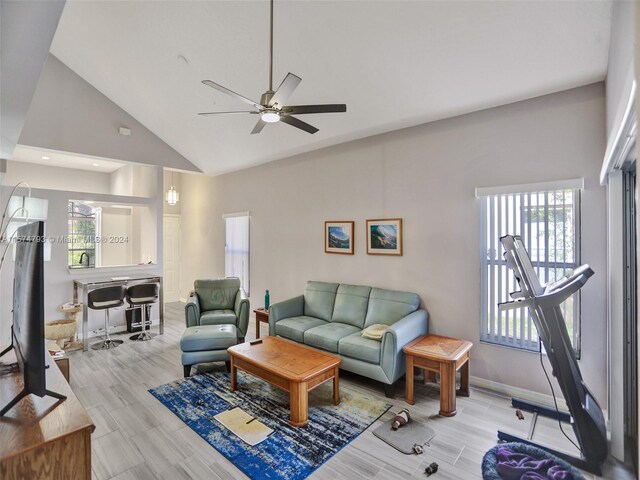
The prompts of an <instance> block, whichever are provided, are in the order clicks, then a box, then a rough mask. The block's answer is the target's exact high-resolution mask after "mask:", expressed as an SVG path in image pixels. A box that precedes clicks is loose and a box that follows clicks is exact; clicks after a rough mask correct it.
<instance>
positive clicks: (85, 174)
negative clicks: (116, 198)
mask: <svg viewBox="0 0 640 480" xmlns="http://www.w3.org/2000/svg"><path fill="white" fill-rule="evenodd" d="M21 181H26V182H27V183H28V184H29V185H30V186H31V187H32V188H47V189H51V190H69V191H72V192H74V191H79V190H80V191H83V192H94V193H110V191H111V180H110V174H109V173H104V172H93V171H90V170H79V169H75V168H60V167H51V166H48V165H36V164H34V163H27V162H18V161H7V175H6V177H5V179H4V180H3V181H2V184H3V185H16V184H17V183H18V182H21Z"/></svg>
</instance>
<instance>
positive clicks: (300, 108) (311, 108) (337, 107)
mask: <svg viewBox="0 0 640 480" xmlns="http://www.w3.org/2000/svg"><path fill="white" fill-rule="evenodd" d="M346 111H347V106H346V105H345V104H344V103H331V104H327V105H291V106H286V107H282V112H284V113H286V114H288V115H304V114H305V113H342V112H346Z"/></svg>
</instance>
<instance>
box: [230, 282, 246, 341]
mask: <svg viewBox="0 0 640 480" xmlns="http://www.w3.org/2000/svg"><path fill="white" fill-rule="evenodd" d="M233 311H234V312H235V314H236V318H237V319H238V324H237V325H236V326H237V327H238V330H240V333H241V335H238V337H241V338H244V337H246V336H247V329H248V328H249V298H248V297H247V294H246V293H245V291H244V290H243V289H242V288H241V289H240V290H238V293H236V302H235V304H234V306H233Z"/></svg>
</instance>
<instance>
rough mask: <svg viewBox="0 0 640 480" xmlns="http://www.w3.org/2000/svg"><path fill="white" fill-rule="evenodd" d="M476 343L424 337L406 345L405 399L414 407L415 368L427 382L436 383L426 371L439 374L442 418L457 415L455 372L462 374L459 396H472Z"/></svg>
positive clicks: (437, 336) (438, 336)
mask: <svg viewBox="0 0 640 480" xmlns="http://www.w3.org/2000/svg"><path fill="white" fill-rule="evenodd" d="M472 346H473V343H471V342H469V341H467V340H461V339H458V338H451V337H442V336H440V335H424V336H422V337H419V338H416V339H415V340H414V341H413V342H411V343H409V344H407V345H406V346H405V347H404V348H403V349H402V351H403V352H404V354H405V355H406V357H407V386H406V390H405V399H406V401H407V403H409V404H411V405H413V367H418V368H421V369H422V370H423V375H424V382H425V383H426V382H427V379H429V378H430V379H432V380H435V379H434V376H433V375H427V371H429V372H436V373H439V374H440V415H442V416H444V417H453V416H454V415H455V414H456V372H457V371H458V370H460V390H459V391H458V394H459V395H461V396H464V397H468V396H469V361H470V360H469V350H471V347H472Z"/></svg>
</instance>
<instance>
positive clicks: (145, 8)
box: [51, 0, 612, 175]
mask: <svg viewBox="0 0 640 480" xmlns="http://www.w3.org/2000/svg"><path fill="white" fill-rule="evenodd" d="M611 7H612V4H611V2H608V1H603V2H581V1H577V2H565V1H557V2H555V1H554V2H539V1H512V2H506V1H497V2H493V1H471V2H431V1H408V2H403V1H284V0H283V1H280V0H276V3H275V22H274V23H275V40H274V42H275V46H274V48H275V52H274V55H275V58H274V84H276V85H277V84H279V82H280V81H281V80H282V78H284V76H285V75H286V73H287V72H293V73H295V74H297V75H298V76H300V77H302V83H301V84H300V86H299V87H298V89H297V90H296V91H295V93H294V94H293V95H292V97H291V99H290V103H291V104H294V105H295V104H310V103H346V104H347V106H348V111H347V113H344V114H322V115H308V116H305V117H304V120H305V121H308V122H309V123H311V124H313V125H315V126H316V127H318V128H319V129H320V131H319V132H318V133H316V134H315V135H309V134H308V133H305V132H302V131H299V130H297V129H295V128H292V127H290V126H288V125H285V124H282V123H279V124H274V125H268V126H267V128H265V129H264V130H263V131H262V133H261V134H259V135H250V134H249V132H250V131H251V129H252V128H253V126H254V124H255V122H256V116H255V115H233V116H225V117H201V116H198V115H197V113H198V112H203V111H214V110H244V109H245V108H244V107H245V105H243V104H241V103H239V102H237V101H235V100H234V99H232V98H230V97H227V96H226V95H224V94H222V93H219V92H217V91H215V90H213V89H211V88H208V87H206V86H204V85H202V84H201V81H202V80H203V79H210V80H213V81H214V82H217V83H220V84H222V85H224V86H226V87H228V88H230V89H232V90H234V91H236V92H238V93H240V94H242V95H244V96H245V97H249V98H251V99H253V100H256V101H259V99H260V95H261V94H262V93H263V92H264V91H265V90H266V89H267V86H268V12H269V3H268V1H267V0H260V1H217V0H216V1H175V2H174V1H158V2H154V1H130V2H127V1H121V2H108V1H68V2H67V4H66V6H65V9H64V12H63V15H62V18H61V20H60V24H59V27H58V30H57V32H56V35H55V38H54V41H53V44H52V47H51V52H52V53H53V54H54V55H55V56H57V57H58V58H59V59H60V60H61V61H62V62H64V63H65V64H66V65H67V66H69V67H70V68H71V69H72V70H74V71H75V72H76V73H77V74H79V75H80V76H81V77H83V78H84V79H85V80H87V81H88V82H89V83H90V84H91V85H93V86H94V87H95V88H97V89H98V90H99V91H101V92H102V93H103V94H104V95H106V96H107V97H108V98H109V99H111V100H112V101H114V102H115V103H116V104H118V105H119V106H120V107H121V108H123V109H124V110H126V111H127V112H128V113H129V114H131V115H132V116H133V117H135V118H136V119H137V120H139V121H140V122H141V123H142V124H143V125H145V126H146V127H147V128H148V129H150V130H151V131H152V132H153V133H155V134H156V135H157V136H159V137H160V138H161V139H163V140H164V141H165V142H166V143H168V144H169V145H170V146H171V147H173V148H174V149H175V150H177V151H178V152H179V153H180V154H182V155H183V156H184V157H186V158H187V159H188V160H190V161H191V162H192V163H194V164H195V165H197V166H198V167H200V168H201V169H202V170H203V171H204V172H205V173H208V174H211V175H215V174H220V173H224V172H228V171H233V170H238V169H242V168H246V167H248V166H251V165H256V164H260V163H264V162H268V161H272V160H275V159H278V158H283V157H286V156H289V155H292V154H296V153H301V152H305V151H309V150H314V149H317V148H321V147H324V146H329V145H333V144H337V143H341V142H345V141H348V140H353V139H357V138H362V137H366V136H369V135H374V134H377V133H382V132H386V131H391V130H395V129H398V128H403V127H407V126H411V125H417V124H420V123H424V122H429V121H433V120H438V119H442V118H447V117H451V116H455V115H460V114H464V113H468V112H472V111H476V110H480V109H484V108H489V107H493V106H498V105H502V104H506V103H511V102H514V101H518V100H523V99H527V98H531V97H535V96H539V95H544V94H548V93H552V92H556V91H560V90H565V89H569V88H572V87H577V86H581V85H585V84H589V83H592V82H596V81H601V80H603V79H604V78H605V75H606V69H607V56H608V49H609V37H610V23H611Z"/></svg>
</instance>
